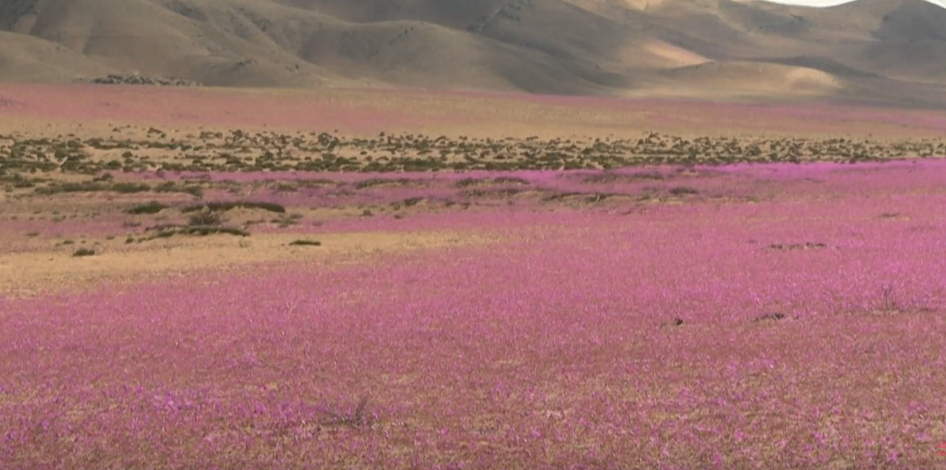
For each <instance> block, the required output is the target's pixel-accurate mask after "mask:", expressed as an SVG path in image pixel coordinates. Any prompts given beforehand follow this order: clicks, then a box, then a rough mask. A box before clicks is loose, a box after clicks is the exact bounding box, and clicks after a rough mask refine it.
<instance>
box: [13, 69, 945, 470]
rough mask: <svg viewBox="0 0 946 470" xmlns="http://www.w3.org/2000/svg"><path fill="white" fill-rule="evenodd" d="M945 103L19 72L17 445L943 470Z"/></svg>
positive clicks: (525, 464)
mask: <svg viewBox="0 0 946 470" xmlns="http://www.w3.org/2000/svg"><path fill="white" fill-rule="evenodd" d="M944 137H946V113H943V112H941V111H936V110H930V109H926V110H911V109H907V108H904V107H869V106H853V105H851V106H846V105H839V104H823V105H818V104H803V105H792V104H785V103H782V104H749V103H739V102H733V101H730V102H727V103H722V102H713V101H705V100H704V101H697V100H686V99H658V98H646V99H644V98H630V99H617V98H571V97H545V96H526V95H512V94H495V93H474V92H432V91H424V90H401V91H391V90H384V89H371V90H362V89H332V90H309V91H301V90H238V91H237V90H227V89H217V88H206V89H203V88H202V89H180V88H162V87H148V86H145V87H135V86H95V85H62V84H3V85H0V191H2V192H0V247H2V249H0V468H4V469H6V468H11V469H66V468H68V469H106V468H109V469H119V468H121V469H159V468H161V469H163V468H167V469H172V468H173V469H185V468H186V469H190V468H203V469H211V468H217V469H231V468H247V469H249V468H253V469H268V468H272V469H288V468H311V469H329V468H346V469H349V468H357V469H382V468H384V469H499V468H502V469H638V468H640V469H695V468H702V469H710V468H718V469H742V468H826V469H827V468H830V469H880V468H884V469H886V468H889V469H900V468H903V469H907V468H911V469H932V468H937V467H939V466H941V465H943V462H944V461H946V457H944V456H943V455H942V451H943V444H942V443H943V442H946V396H944V394H943V390H946V374H944V370H946V369H944V368H946V358H944V355H943V351H946V338H944V336H943V334H942V333H943V331H946V316H944V313H946V301H944V299H946V277H944V276H943V273H944V272H946V256H944V253H946V237H944V233H946V184H944V182H946V160H943V159H942V157H943V156H946V138H944Z"/></svg>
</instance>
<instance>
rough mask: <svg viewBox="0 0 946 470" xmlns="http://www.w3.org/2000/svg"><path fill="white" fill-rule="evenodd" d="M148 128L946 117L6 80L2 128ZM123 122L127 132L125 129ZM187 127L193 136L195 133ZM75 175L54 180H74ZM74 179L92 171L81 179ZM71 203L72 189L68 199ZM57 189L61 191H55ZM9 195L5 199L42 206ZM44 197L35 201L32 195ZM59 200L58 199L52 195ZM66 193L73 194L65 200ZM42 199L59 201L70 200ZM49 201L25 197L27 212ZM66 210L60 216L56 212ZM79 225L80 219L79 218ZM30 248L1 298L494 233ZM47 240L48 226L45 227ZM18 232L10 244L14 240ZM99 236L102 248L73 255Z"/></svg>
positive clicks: (73, 131)
mask: <svg viewBox="0 0 946 470" xmlns="http://www.w3.org/2000/svg"><path fill="white" fill-rule="evenodd" d="M151 126H155V127H159V128H161V131H162V132H167V133H168V135H169V138H172V139H173V138H179V139H182V140H185V139H188V138H191V139H192V138H193V135H194V134H199V133H200V132H201V131H205V130H206V131H211V130H214V131H219V130H223V131H228V130H233V129H237V128H239V129H246V130H256V131H260V130H271V131H276V130H280V131H287V132H305V133H311V132H330V133H334V132H338V133H342V134H347V135H355V136H357V135H366V136H367V135H370V136H376V135H377V134H378V133H379V132H386V133H389V134H390V133H402V132H423V133H426V134H428V135H438V134H443V135H449V136H471V137H480V138H485V137H493V138H497V137H504V136H509V137H517V138H528V137H530V136H537V137H539V138H542V139H553V138H561V139H568V138H575V137H581V138H594V137H606V136H607V137H610V136H615V137H618V138H626V137H632V138H636V137H637V136H639V135H640V133H642V132H646V131H660V132H674V133H676V134H678V135H684V136H685V135H791V136H793V137H799V136H826V135H850V134H853V135H859V136H862V137H865V136H871V137H873V138H877V139H884V138H887V137H889V138H894V137H898V138H899V137H918V138H922V137H927V136H928V137H941V136H942V135H943V134H944V133H946V115H944V114H941V113H939V114H938V113H935V112H931V111H918V110H902V109H880V108H849V107H831V106H821V105H791V106H789V105H779V106H770V107H760V106H750V105H744V104H723V103H709V102H696V101H682V100H657V99H635V100H617V99H601V98H577V97H547V96H518V95H500V94H482V93H461V92H456V93H446V92H438V93H434V92H424V91H420V90H407V91H403V90H402V91H397V92H393V91H383V90H315V91H285V90H282V91H264V90H240V91H236V90H229V89H228V90H223V89H175V88H158V87H125V86H92V85H27V84H0V135H7V136H9V135H17V136H18V137H34V138H43V137H50V136H66V137H68V136H69V135H75V136H79V137H82V138H83V139H89V138H93V137H105V138H117V137H121V138H145V137H147V136H148V131H149V129H150V127H151ZM117 127H120V129H116V128H117ZM188 136H190V137H188ZM71 176H75V175H61V176H56V179H63V180H66V181H69V180H70V177H71ZM73 179H76V180H78V179H86V178H85V176H82V177H81V178H80V177H79V176H76V177H75V178H73ZM67 198H74V199H72V203H71V205H72V206H76V207H81V209H82V211H84V212H95V211H96V208H97V207H99V208H113V209H114V206H115V204H116V203H115V202H113V201H111V200H110V199H107V198H106V199H102V196H99V195H94V196H88V197H87V196H67ZM60 199H61V197H60ZM55 200H56V199H55V198H51V199H50V201H55ZM26 201H27V202H23V200H17V201H14V200H13V199H11V196H9V195H0V202H2V203H4V204H5V205H6V207H7V209H8V210H7V212H8V213H9V212H10V209H11V208H15V207H19V206H21V205H23V204H24V203H25V204H27V206H29V204H33V203H35V201H36V200H35V199H33V200H30V199H27V200H26ZM29 201H33V202H29ZM46 202H49V201H46ZM67 202H68V201H67ZM69 206H70V204H69V203H66V204H65V205H63V207H53V206H48V205H47V206H44V207H42V210H43V211H45V212H44V213H45V214H48V213H49V211H50V210H61V211H63V213H65V211H66V210H67V209H69ZM39 209H40V208H38V207H19V209H18V210H19V211H20V212H21V215H22V216H24V217H29V216H30V215H31V214H36V213H38V212H39ZM53 213H54V214H57V213H58V212H53ZM77 222H79V223H81V221H77ZM24 236H25V235H24V234H22V233H16V234H9V233H8V234H6V235H5V236H4V237H0V242H3V241H4V240H11V238H9V237H19V239H18V243H19V244H20V245H23V243H26V244H27V245H30V244H34V245H36V246H32V247H30V248H29V249H28V250H26V251H20V252H9V251H7V252H3V250H0V295H3V296H31V295H37V294H40V293H43V292H52V291H61V290H64V289H86V288H90V287H91V286H93V285H96V284H97V283H99V282H101V281H105V280H107V281H110V282H113V283H114V282H128V281H134V280H136V279H142V278H147V277H149V276H154V275H159V274H161V275H166V274H169V273H176V272H185V271H190V270H195V269H220V268H226V269H251V268H249V266H253V265H259V264H265V263H271V262H286V261H299V262H329V260H331V262H334V261H337V260H344V259H352V257H353V256H354V257H359V256H364V255H371V254H372V253H397V252H401V251H404V250H411V249H418V248H433V247H445V246H456V245H462V244H469V243H486V242H488V241H489V240H491V239H492V237H493V236H492V235H489V234H485V233H476V234H474V233H454V232H417V233H399V234H394V233H336V234H322V235H319V237H318V240H319V241H320V242H322V246H320V247H290V246H287V245H288V243H290V242H292V241H293V240H295V239H299V238H307V237H305V236H301V235H299V234H292V233H286V234H278V235H276V234H259V235H256V234H254V235H253V236H252V237H248V238H238V237H231V236H211V237H204V238H199V239H188V238H171V239H168V240H155V241H151V242H148V243H147V244H144V245H140V246H139V245H135V246H134V247H131V246H125V245H124V236H121V237H117V238H116V239H107V238H105V237H104V236H103V237H101V238H100V239H86V240H83V241H82V242H80V245H74V246H73V245H71V244H70V245H69V246H63V245H58V244H57V245H56V246H52V244H53V243H54V242H52V241H50V240H48V239H43V238H42V237H40V238H38V239H37V240H36V241H26V242H23V240H22V238H23V237H24ZM44 236H45V234H44ZM7 243H9V241H7V242H4V244H7ZM88 246H94V247H95V250H96V251H97V252H98V254H97V256H90V257H74V256H73V251H74V250H75V249H76V248H78V247H88Z"/></svg>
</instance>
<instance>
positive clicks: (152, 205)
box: [125, 201, 168, 215]
mask: <svg viewBox="0 0 946 470" xmlns="http://www.w3.org/2000/svg"><path fill="white" fill-rule="evenodd" d="M167 208H168V206H167V205H165V204H162V203H160V202H158V201H151V202H148V203H145V204H138V205H135V206H133V207H131V208H130V209H127V210H126V211H125V213H126V214H132V215H140V214H157V213H158V212H161V211H162V210H164V209H167Z"/></svg>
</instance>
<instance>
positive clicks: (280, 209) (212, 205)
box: [181, 201, 286, 214]
mask: <svg viewBox="0 0 946 470" xmlns="http://www.w3.org/2000/svg"><path fill="white" fill-rule="evenodd" d="M203 209H206V210H208V211H224V212H225V211H229V210H233V209H262V210H265V211H269V212H275V213H278V214H284V213H285V212H286V208H285V207H284V206H282V205H280V204H276V203H274V202H255V201H218V202H207V203H203V204H195V205H192V206H188V207H185V208H183V209H181V212H182V213H188V212H195V211H199V210H203Z"/></svg>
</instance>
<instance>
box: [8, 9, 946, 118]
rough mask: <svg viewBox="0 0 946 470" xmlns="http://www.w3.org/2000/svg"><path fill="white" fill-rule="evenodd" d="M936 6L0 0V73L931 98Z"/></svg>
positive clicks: (217, 83) (893, 101)
mask: <svg viewBox="0 0 946 470" xmlns="http://www.w3.org/2000/svg"><path fill="white" fill-rule="evenodd" d="M940 5H941V4H940ZM940 5H936V4H933V3H930V2H925V1H922V0H860V1H856V2H852V3H848V4H844V5H840V6H836V7H832V8H827V9H815V8H806V7H801V6H787V5H780V4H775V3H769V2H764V1H756V0H466V1H463V2H458V1H452V0H397V1H393V0H360V1H356V2H352V1H350V0H6V1H4V2H2V3H0V79H2V80H4V81H17V82H55V83H63V82H76V81H79V82H87V83H88V82H95V83H103V84H110V83H129V84H162V85H172V86H201V85H208V86H214V87H241V88H245V87H279V88H293V89H299V88H313V87H318V88H325V87H336V88H337V87H342V88H366V87H374V88H381V89H384V88H395V87H396V88H402V87H409V88H422V89H452V90H467V91H473V90H476V91H494V92H495V91H499V92H528V93H542V94H556V95H601V96H619V97H638V98H640V97H674V98H684V99H692V98H701V99H714V100H721V99H726V100H751V101H765V102H786V101H795V102H822V103H824V102H831V103H861V104H864V103H868V104H873V105H887V106H906V107H911V108H920V107H925V108H929V107H934V108H938V109H942V108H943V107H944V106H946V98H944V96H946V68H944V67H943V64H944V63H946V33H944V32H943V31H944V28H943V27H942V25H943V24H946V8H944V7H942V6H940Z"/></svg>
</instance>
